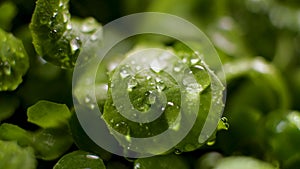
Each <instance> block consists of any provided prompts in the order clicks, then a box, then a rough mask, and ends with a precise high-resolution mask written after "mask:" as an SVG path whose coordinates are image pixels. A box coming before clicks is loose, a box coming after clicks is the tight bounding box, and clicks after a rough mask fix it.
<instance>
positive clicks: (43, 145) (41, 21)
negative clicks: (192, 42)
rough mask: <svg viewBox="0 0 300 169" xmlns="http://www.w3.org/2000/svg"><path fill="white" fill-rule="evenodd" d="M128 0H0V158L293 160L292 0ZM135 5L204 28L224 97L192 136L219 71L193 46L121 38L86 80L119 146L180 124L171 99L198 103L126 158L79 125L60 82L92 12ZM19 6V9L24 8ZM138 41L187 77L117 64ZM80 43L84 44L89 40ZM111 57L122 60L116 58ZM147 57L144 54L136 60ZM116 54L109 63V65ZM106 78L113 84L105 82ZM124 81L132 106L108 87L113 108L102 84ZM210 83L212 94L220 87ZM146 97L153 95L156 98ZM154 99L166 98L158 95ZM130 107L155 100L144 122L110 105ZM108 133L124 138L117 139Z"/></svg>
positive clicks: (61, 164) (100, 162)
mask: <svg viewBox="0 0 300 169" xmlns="http://www.w3.org/2000/svg"><path fill="white" fill-rule="evenodd" d="M140 3H141V2H139V1H130V2H129V1H128V2H127V1H117V2H115V3H114V2H110V1H103V2H102V1H101V2H98V1H86V3H85V4H82V2H81V1H78V0H71V2H70V3H69V1H68V0H38V1H37V2H36V4H35V5H34V2H32V1H25V0H19V1H5V2H1V3H0V123H1V124H0V168H9V169H17V168H26V169H31V168H32V169H33V168H53V167H54V168H55V169H59V168H83V167H84V168H95V169H97V168H99V169H101V168H111V169H114V168H124V169H126V168H135V169H138V168H144V169H149V168H175V167H177V168H204V169H205V168H214V169H222V168H226V167H227V168H228V167H229V168H234V167H235V168H241V167H244V165H245V164H247V167H248V168H270V169H271V168H282V169H294V168H295V169H296V168H298V167H299V164H300V155H299V151H300V147H299V144H298V141H299V139H300V113H299V110H300V107H299V103H298V100H299V99H300V98H299V96H300V90H299V89H300V81H299V79H300V78H299V77H300V76H299V75H300V69H299V65H300V62H299V61H300V59H299V56H300V51H299V48H300V46H299V44H300V43H299V42H300V36H299V30H300V26H299V24H298V22H297V21H296V19H297V16H298V15H296V14H297V12H298V13H299V11H300V4H299V3H298V1H293V0H290V1H284V2H279V1H276V0H269V1H264V2H263V1H251V0H248V1H239V0H233V1H230V2H225V1H224V2H219V1H218V2H217V1H209V0H201V1H196V0H190V1H188V2H184V3H183V1H182V2H181V1H176V2H174V1H173V0H166V1H164V2H161V1H158V0H153V1H145V2H143V3H145V4H146V5H145V7H143V8H141V6H142V5H141V4H140ZM99 4H101V5H102V6H100V7H99V6H98V5H99ZM174 4H176V5H174ZM69 6H70V7H71V8H69ZM99 8H100V9H101V11H99ZM69 10H70V11H71V14H70V12H69ZM282 10H283V11H285V12H284V15H283V16H282V17H281V15H279V13H280V12H278V11H282ZM111 11H114V12H111ZM141 11H158V12H166V13H172V14H175V15H178V16H181V17H184V18H186V19H188V20H191V21H193V23H195V24H196V25H197V26H198V27H200V28H201V29H202V30H203V31H204V32H205V33H206V34H207V35H208V36H209V38H210V39H211V40H212V42H213V44H214V45H215V46H216V49H217V51H218V53H219V55H220V58H221V60H222V62H223V64H224V67H223V68H224V71H225V73H226V80H227V83H228V86H227V87H228V91H227V102H226V105H224V104H223V102H222V103H220V104H218V105H219V108H220V109H223V108H224V109H225V110H224V116H225V117H227V118H224V117H223V118H220V119H218V120H219V121H218V123H219V125H218V127H217V128H216V130H215V132H214V133H213V134H212V135H209V136H207V137H209V139H208V140H204V142H199V135H200V132H201V129H202V127H203V125H204V122H205V118H206V116H207V114H208V111H209V108H210V106H211V104H212V103H213V102H218V101H220V100H218V99H213V98H212V90H211V83H212V80H217V81H218V80H219V79H218V78H216V79H211V77H212V76H210V75H214V72H211V71H210V70H209V67H206V63H205V62H204V61H203V60H201V59H199V55H201V51H198V52H199V53H195V52H194V51H192V50H191V49H190V48H188V47H187V46H185V45H183V44H182V43H181V42H178V41H176V40H174V39H171V38H166V37H157V36H152V35H145V36H137V37H131V38H129V40H126V41H124V42H122V43H123V44H126V45H124V46H125V47H124V48H125V49H124V48H122V47H120V48H118V49H117V50H112V51H111V53H109V55H110V57H108V58H109V59H104V60H103V63H101V65H100V66H99V69H98V72H107V73H102V74H101V73H98V74H97V77H96V81H95V84H96V86H97V89H98V90H97V91H98V92H99V93H100V94H98V95H97V103H98V106H99V109H100V111H101V112H103V116H102V117H103V119H104V120H105V122H106V125H107V126H108V128H109V129H110V131H111V133H112V135H113V136H114V137H115V138H116V139H117V140H118V143H119V144H120V145H121V146H124V148H125V149H126V148H127V147H126V146H127V145H128V144H129V143H130V137H137V138H143V137H149V136H155V135H157V134H159V133H162V132H163V131H165V130H166V129H168V128H169V127H171V128H172V129H173V130H174V131H175V132H176V131H177V130H179V129H181V128H184V127H185V126H184V124H182V123H180V121H179V122H178V121H176V117H178V115H179V113H180V111H179V110H180V107H181V103H182V102H183V104H185V105H189V106H187V109H186V110H187V111H189V110H193V108H194V107H195V106H197V105H198V106H199V110H198V112H193V113H195V114H197V115H198V116H197V119H196V121H195V125H194V126H193V127H192V129H191V131H189V133H187V135H186V136H185V137H184V139H183V140H181V141H180V142H179V143H178V144H176V145H175V146H174V147H172V149H170V150H169V151H167V152H164V153H162V154H160V155H158V156H153V157H148V158H140V159H128V158H124V157H118V156H116V155H113V154H111V153H110V152H107V151H106V150H104V149H102V148H101V147H99V146H98V145H96V144H95V143H94V142H93V140H91V139H90V138H89V136H88V135H87V134H86V133H85V131H84V129H83V128H82V127H81V125H80V123H79V121H78V119H77V116H76V113H75V112H74V109H73V103H72V91H71V88H72V85H71V82H72V73H73V67H74V66H75V62H76V59H77V57H78V55H79V54H80V52H81V51H82V48H83V46H84V44H85V43H86V42H87V40H88V39H94V40H99V39H100V40H101V38H102V37H100V36H97V37H95V36H92V35H93V34H94V33H95V32H96V31H98V30H100V31H101V28H102V26H101V24H100V21H101V22H102V23H103V24H105V23H106V22H108V21H111V20H112V19H115V18H117V17H120V16H123V15H125V14H129V13H134V12H141ZM96 12H99V13H96ZM99 14H100V15H99ZM27 15H28V16H30V17H27V18H26V16H27ZM116 15H117V16H116ZM22 16H24V18H25V19H23V18H22ZM76 16H80V17H85V18H84V19H82V18H80V17H76ZM86 16H88V17H86ZM90 16H94V17H95V18H93V17H90ZM102 16H103V18H102ZM298 18H299V17H298ZM151 40H153V41H151ZM148 47H157V48H160V49H164V50H167V51H169V52H170V53H173V54H176V55H177V56H178V57H179V58H178V59H177V60H174V59H171V58H168V59H166V60H163V61H161V62H165V64H167V65H169V68H170V69H171V70H174V72H183V70H189V71H188V72H186V73H187V74H189V73H190V74H191V75H192V76H193V77H194V80H195V81H192V80H188V81H187V85H183V87H181V86H180V85H178V83H177V81H176V79H174V78H173V77H171V76H170V75H169V74H168V73H167V72H166V71H162V70H155V69H149V70H146V69H145V70H143V71H141V72H138V73H136V74H134V75H131V74H130V73H128V72H130V71H131V69H137V67H136V66H135V65H134V64H133V63H131V62H129V61H126V58H127V57H129V55H130V54H132V53H133V52H139V51H142V50H143V49H147V48H148ZM86 48H89V46H86ZM87 51H89V52H90V54H94V52H95V51H93V49H92V48H91V49H88V50H87ZM120 51H121V52H120ZM258 56H259V57H258ZM120 58H125V59H124V60H123V62H121V59H120ZM158 58H159V57H158ZM147 59H148V60H147ZM155 59H157V58H155V57H148V58H146V60H145V61H144V62H147V63H149V62H151V61H153V60H155ZM118 63H121V64H120V65H118V66H117V67H114V68H112V65H115V64H118ZM183 63H184V64H183ZM125 69H126V71H127V72H124V70H125ZM89 73H91V72H89V71H87V74H89ZM185 77H189V76H185ZM213 77H216V76H213ZM190 84H192V87H191V88H189V86H188V85H190ZM116 85H119V87H121V88H123V89H124V91H121V90H115V91H113V90H114V87H115V86H116ZM193 85H194V86H193ZM217 86H218V87H219V88H220V90H221V91H222V90H223V89H224V87H225V86H224V85H223V84H222V83H221V82H220V83H217ZM75 87H76V86H75ZM83 90H89V89H86V88H84V87H83V88H75V93H73V94H74V95H75V96H76V97H78V98H79V99H81V100H83V102H85V103H86V108H87V109H91V108H92V109H93V108H94V107H95V105H94V104H90V100H89V99H90V98H88V97H86V96H85V95H82V94H81V92H82V91H83ZM113 92H115V93H113ZM124 92H126V93H129V94H128V97H129V99H130V101H131V104H132V105H131V104H130V105H129V104H127V102H125V101H124V99H123V100H122V98H123V97H120V100H119V101H120V103H121V105H123V107H118V105H116V104H115V103H114V101H115V100H116V99H118V98H114V95H117V96H124V95H125V93H124ZM184 92H186V93H184ZM153 93H154V94H155V95H154V94H153ZM222 94H223V93H219V95H218V96H219V97H220V98H222ZM181 95H183V97H181ZM220 98H219V99H220ZM199 100H201V102H199ZM211 100H212V102H211ZM153 103H158V104H156V106H157V107H153V106H152V105H153ZM164 104H166V107H162V106H161V105H164ZM130 106H133V108H134V109H137V110H139V111H140V112H147V111H148V110H150V109H151V108H153V109H157V110H158V109H162V108H163V110H164V111H163V114H162V116H161V117H159V118H158V119H156V120H155V121H152V122H150V123H146V124H142V125H141V124H139V123H136V122H132V121H130V120H128V119H126V118H124V117H123V116H122V115H120V114H119V111H120V110H125V111H127V112H128V113H129V114H130V113H131V114H134V112H133V111H131V107H130ZM224 106H225V107H224ZM99 118H100V116H99ZM218 118H219V117H218ZM228 123H229V124H230V128H228V127H229V124H228ZM221 129H225V130H226V131H221ZM118 133H121V134H123V135H126V136H128V137H127V138H129V139H125V140H124V139H122V138H119V137H118ZM168 139H173V138H172V137H171V136H170V137H169V138H168ZM159 150H160V147H159V146H158V147H149V146H147V145H145V149H144V151H145V152H148V153H156V152H157V151H159ZM216 152H218V153H216ZM125 154H126V152H125ZM223 156H225V157H223ZM228 156H229V157H228Z"/></svg>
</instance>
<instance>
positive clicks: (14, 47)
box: [0, 28, 29, 91]
mask: <svg viewBox="0 0 300 169" xmlns="http://www.w3.org/2000/svg"><path fill="white" fill-rule="evenodd" d="M28 67H29V59H28V56H27V53H26V51H25V49H24V46H23V43H22V41H20V40H19V39H17V38H15V37H14V36H13V35H12V34H9V33H6V32H5V31H3V30H2V29H1V28H0V79H1V81H0V91H9V90H15V89H16V88H17V87H18V86H19V84H20V83H21V82H22V76H23V75H24V74H25V73H26V71H27V69H28Z"/></svg>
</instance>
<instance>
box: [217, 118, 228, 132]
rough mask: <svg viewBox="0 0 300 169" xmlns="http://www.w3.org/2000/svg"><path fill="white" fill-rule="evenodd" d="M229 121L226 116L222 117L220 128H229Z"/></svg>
mask: <svg viewBox="0 0 300 169" xmlns="http://www.w3.org/2000/svg"><path fill="white" fill-rule="evenodd" d="M228 128H229V123H228V119H227V118H226V117H222V118H221V120H220V121H219V124H218V130H222V129H223V130H228Z"/></svg>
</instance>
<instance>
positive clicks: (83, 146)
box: [70, 113, 111, 160]
mask: <svg viewBox="0 0 300 169" xmlns="http://www.w3.org/2000/svg"><path fill="white" fill-rule="evenodd" d="M70 130H71V134H72V137H73V140H74V142H75V144H76V146H77V147H78V148H79V149H80V150H84V151H88V152H91V153H95V154H97V155H99V156H100V157H101V158H102V159H104V160H109V159H110V158H111V154H110V153H109V152H107V151H105V150H104V149H102V148H101V147H99V146H98V145H97V144H96V143H95V142H94V141H93V140H91V139H90V137H89V136H88V135H87V134H86V133H85V131H84V130H83V128H82V127H81V125H80V123H79V121H78V119H77V116H76V114H75V113H74V114H73V115H72V117H71V120H70Z"/></svg>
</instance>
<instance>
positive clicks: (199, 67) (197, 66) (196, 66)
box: [194, 65, 204, 70]
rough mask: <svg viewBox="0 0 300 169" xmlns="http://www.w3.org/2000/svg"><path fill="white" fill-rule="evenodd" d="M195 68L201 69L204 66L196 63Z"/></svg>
mask: <svg viewBox="0 0 300 169" xmlns="http://www.w3.org/2000/svg"><path fill="white" fill-rule="evenodd" d="M194 68H196V69H199V70H204V67H203V66H200V65H195V66H194Z"/></svg>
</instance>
